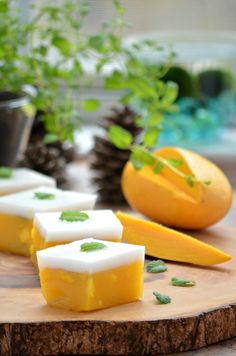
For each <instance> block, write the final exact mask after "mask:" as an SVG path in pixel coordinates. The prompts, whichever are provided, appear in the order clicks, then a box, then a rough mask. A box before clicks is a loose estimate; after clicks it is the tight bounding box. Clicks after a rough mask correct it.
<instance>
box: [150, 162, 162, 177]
mask: <svg viewBox="0 0 236 356" xmlns="http://www.w3.org/2000/svg"><path fill="white" fill-rule="evenodd" d="M163 167H164V164H163V163H162V162H160V161H159V162H157V164H156V165H155V167H154V168H153V173H155V174H159V173H160V172H161V170H162V168H163Z"/></svg>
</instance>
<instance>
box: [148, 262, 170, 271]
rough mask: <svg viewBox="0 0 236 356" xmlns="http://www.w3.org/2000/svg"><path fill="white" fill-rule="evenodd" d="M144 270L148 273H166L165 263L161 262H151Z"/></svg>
mask: <svg viewBox="0 0 236 356" xmlns="http://www.w3.org/2000/svg"><path fill="white" fill-rule="evenodd" d="M146 270H147V272H148V273H161V272H165V271H167V267H166V265H165V262H164V261H162V260H156V261H151V262H149V263H148V264H147V266H146Z"/></svg>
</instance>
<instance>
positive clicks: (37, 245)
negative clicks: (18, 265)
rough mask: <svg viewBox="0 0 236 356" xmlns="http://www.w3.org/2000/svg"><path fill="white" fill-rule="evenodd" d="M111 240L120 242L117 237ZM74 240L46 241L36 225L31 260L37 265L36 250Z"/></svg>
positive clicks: (33, 230)
mask: <svg viewBox="0 0 236 356" xmlns="http://www.w3.org/2000/svg"><path fill="white" fill-rule="evenodd" d="M109 241H113V242H118V241H120V240H119V239H117V238H116V237H114V238H110V239H109ZM70 242H72V241H71V240H68V239H66V237H65V240H62V241H49V242H47V241H45V239H44V237H43V236H42V235H41V233H40V232H39V230H38V229H37V227H36V226H35V225H34V226H33V229H32V233H31V249H30V255H31V261H32V262H33V264H34V265H35V266H37V258H36V252H37V251H39V250H44V249H45V248H48V247H52V246H56V245H63V244H67V243H70Z"/></svg>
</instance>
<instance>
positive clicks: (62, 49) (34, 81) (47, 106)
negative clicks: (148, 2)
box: [0, 0, 177, 164]
mask: <svg viewBox="0 0 236 356" xmlns="http://www.w3.org/2000/svg"><path fill="white" fill-rule="evenodd" d="M113 4H114V8H115V15H114V18H112V19H111V20H110V21H108V22H106V23H104V24H103V25H102V26H101V28H100V30H99V31H98V32H97V33H96V34H92V35H85V34H84V33H83V23H84V19H85V18H86V16H87V15H88V12H89V3H88V2H87V1H85V0H84V1H83V0H82V1H79V2H74V1H73V0H62V2H60V4H57V3H53V4H50V3H46V2H40V3H39V4H37V5H36V6H35V7H34V9H33V12H32V19H31V20H30V21H29V22H26V23H25V22H22V17H21V14H20V13H19V11H18V10H17V2H16V0H10V1H9V0H2V1H1V3H0V91H1V92H9V93H11V95H13V96H14V98H15V97H17V98H18V97H21V96H22V94H21V93H22V88H23V85H31V86H34V87H35V88H36V91H37V94H36V95H35V96H34V97H33V98H32V100H31V102H32V103H33V104H34V107H35V109H36V110H37V111H38V112H40V118H41V120H42V122H43V123H44V127H45V130H46V135H45V139H44V142H45V143H47V144H48V143H52V142H55V141H58V140H60V141H65V140H68V141H71V142H73V138H74V135H73V134H74V130H75V129H76V128H77V127H78V125H79V124H80V122H81V120H82V117H83V112H84V111H93V110H96V109H97V108H98V107H99V105H100V103H99V101H98V100H96V98H87V99H86V100H80V99H79V92H80V89H81V84H84V82H85V78H86V73H85V71H84V67H83V62H84V60H85V61H87V60H91V59H93V60H94V59H96V72H97V73H100V72H101V71H102V70H103V67H104V66H105V65H106V64H107V63H111V62H112V61H113V62H114V61H116V62H119V63H120V67H119V68H120V69H116V70H114V71H112V73H111V74H110V75H109V76H108V77H107V78H106V79H105V86H106V88H107V89H109V90H113V89H115V90H120V89H122V93H123V94H122V97H121V101H122V102H123V103H125V104H128V105H131V106H134V107H135V109H136V111H137V113H138V115H137V116H138V117H137V122H138V123H139V125H140V126H141V127H142V129H143V132H144V135H143V143H144V145H145V146H146V147H148V148H150V147H152V146H154V145H155V143H156V141H157V138H158V136H159V133H160V129H161V121H162V119H163V112H164V111H172V110H175V106H174V105H172V103H173V101H174V100H175V98H176V96H177V86H176V85H175V84H173V83H171V82H167V83H164V82H163V81H161V77H162V76H163V72H162V71H161V70H160V73H158V78H157V77H156V78H155V79H154V78H153V77H152V76H151V75H150V73H149V71H148V70H147V66H145V64H144V63H143V62H142V61H141V60H140V59H139V58H138V56H137V55H136V53H138V52H139V51H140V50H141V49H142V48H143V47H148V48H152V50H153V51H157V52H159V51H160V48H159V47H158V46H157V45H156V44H155V42H153V41H148V40H146V41H144V42H143V43H139V44H135V43H134V44H132V45H131V46H130V47H129V48H127V47H123V44H122V40H123V39H122V33H124V29H125V27H126V23H125V20H124V13H125V9H124V7H123V6H122V5H121V3H120V1H119V0H113ZM164 71H165V70H164ZM75 98H76V99H75ZM26 123H27V121H26V120H25V124H24V125H23V126H22V127H24V128H25V127H27V124H26ZM10 126H11V129H12V130H13V131H14V130H16V126H15V125H10ZM23 131H24V130H18V134H19V136H21V137H20V138H18V140H16V138H14V135H13V136H12V140H14V142H15V143H16V142H18V145H15V149H14V152H12V155H11V159H9V160H7V159H6V160H5V161H4V162H2V163H4V164H12V163H14V160H15V156H16V154H17V151H18V150H19V148H20V147H21V146H22V138H23V137H24V134H23ZM115 135H119V132H118V131H117V130H116V131H115ZM6 150H7V149H6V147H5V148H4V150H3V151H6ZM4 155H5V157H6V152H5V153H4ZM0 164H1V162H0Z"/></svg>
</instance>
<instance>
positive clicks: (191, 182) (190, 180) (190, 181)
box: [185, 175, 194, 187]
mask: <svg viewBox="0 0 236 356" xmlns="http://www.w3.org/2000/svg"><path fill="white" fill-rule="evenodd" d="M185 180H186V182H187V184H188V185H189V186H190V187H193V186H194V176H192V175H190V176H186V177H185Z"/></svg>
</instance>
